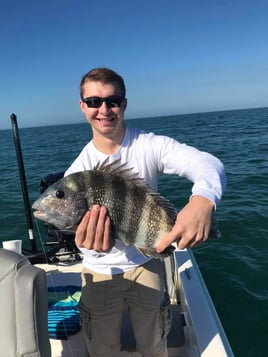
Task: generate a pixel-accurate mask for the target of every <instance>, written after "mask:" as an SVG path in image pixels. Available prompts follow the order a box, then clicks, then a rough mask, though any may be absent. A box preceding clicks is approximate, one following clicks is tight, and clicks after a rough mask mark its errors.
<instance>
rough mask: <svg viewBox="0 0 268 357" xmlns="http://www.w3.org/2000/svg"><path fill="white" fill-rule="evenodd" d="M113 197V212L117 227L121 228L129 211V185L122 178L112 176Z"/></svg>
mask: <svg viewBox="0 0 268 357" xmlns="http://www.w3.org/2000/svg"><path fill="white" fill-rule="evenodd" d="M110 185H111V196H112V197H113V200H111V201H112V207H111V209H110V210H111V212H113V216H114V221H115V222H116V225H118V226H120V225H121V224H122V221H123V219H124V216H125V212H126V209H127V201H126V197H127V185H126V181H125V180H122V178H120V177H118V176H116V175H111V182H110Z"/></svg>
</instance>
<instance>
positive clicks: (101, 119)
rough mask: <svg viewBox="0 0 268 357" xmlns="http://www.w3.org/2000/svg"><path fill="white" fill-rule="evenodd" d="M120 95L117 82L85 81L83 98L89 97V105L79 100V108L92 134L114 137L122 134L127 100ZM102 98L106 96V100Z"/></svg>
mask: <svg viewBox="0 0 268 357" xmlns="http://www.w3.org/2000/svg"><path fill="white" fill-rule="evenodd" d="M94 97H95V98H94ZM120 97H121V92H120V88H119V86H118V84H117V83H109V84H102V83H101V82H92V81H87V82H86V83H85V84H84V87H83V99H86V98H90V99H89V100H88V103H89V105H90V107H88V105H87V103H85V102H83V101H82V100H80V108H81V110H82V112H83V113H84V114H85V116H86V119H87V121H88V122H89V124H90V125H91V127H92V131H93V135H94V134H97V135H102V136H105V137H109V138H111V139H115V138H116V137H117V136H118V135H121V134H122V130H124V112H125V109H126V106H127V101H126V99H123V100H122V101H121V100H120ZM102 98H108V99H107V102H105V101H102V100H101V99H102ZM113 99H115V101H113ZM92 106H95V107H92Z"/></svg>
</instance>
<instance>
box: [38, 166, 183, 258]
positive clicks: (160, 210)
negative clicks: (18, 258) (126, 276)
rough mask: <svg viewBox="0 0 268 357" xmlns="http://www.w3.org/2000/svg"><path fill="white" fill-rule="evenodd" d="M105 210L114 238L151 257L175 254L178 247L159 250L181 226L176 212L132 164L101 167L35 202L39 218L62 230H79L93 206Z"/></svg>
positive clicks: (57, 184)
mask: <svg viewBox="0 0 268 357" xmlns="http://www.w3.org/2000/svg"><path fill="white" fill-rule="evenodd" d="M95 204H96V205H101V206H105V207H106V209H107V213H108V215H109V217H110V220H111V232H112V237H113V238H114V239H119V240H121V241H122V242H123V243H124V244H125V245H128V246H129V245H134V246H135V247H136V248H137V250H138V251H139V252H141V253H142V254H143V255H145V256H153V257H156V258H160V257H165V256H168V255H170V254H172V252H173V250H174V249H175V248H174V246H170V247H168V248H167V249H166V250H165V251H164V252H162V253H157V252H156V246H157V245H158V243H159V242H160V240H161V238H162V237H163V236H164V235H165V234H166V233H167V232H169V231H170V230H171V229H172V228H173V226H174V224H175V221H176V217H177V211H176V209H175V207H174V206H173V205H172V204H171V203H170V201H168V200H167V199H166V198H164V197H163V196H162V195H160V194H159V193H156V192H154V191H153V190H152V189H151V187H150V186H149V185H148V184H147V183H146V182H145V180H143V179H142V178H140V177H139V176H138V174H137V173H135V172H134V171H133V169H132V168H128V167H127V165H126V164H121V162H119V161H118V160H117V161H115V162H113V163H111V164H109V163H108V162H107V160H105V161H104V162H103V163H99V164H97V165H96V167H95V168H94V169H93V170H85V171H81V172H75V173H72V174H70V175H67V176H65V177H63V178H61V179H59V180H58V181H57V182H55V183H54V184H52V185H51V186H49V187H48V188H47V189H46V190H45V192H44V193H43V194H42V195H41V196H40V197H39V198H38V199H37V200H36V201H35V202H34V203H33V205H32V208H33V209H34V212H33V214H34V216H35V217H36V218H37V219H40V220H42V221H45V222H46V223H49V224H52V225H53V226H55V227H57V228H58V229H64V230H73V231H75V230H76V227H77V226H78V224H79V223H80V221H81V219H82V217H83V216H84V214H85V213H86V212H87V211H88V210H90V209H91V208H92V206H93V205H95Z"/></svg>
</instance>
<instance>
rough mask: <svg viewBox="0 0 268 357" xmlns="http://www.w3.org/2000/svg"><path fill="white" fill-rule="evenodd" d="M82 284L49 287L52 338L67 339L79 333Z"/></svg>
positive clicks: (50, 333) (50, 334)
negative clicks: (79, 304)
mask: <svg viewBox="0 0 268 357" xmlns="http://www.w3.org/2000/svg"><path fill="white" fill-rule="evenodd" d="M80 296H81V287H80V286H71V285H70V286H56V287H50V288H48V334H49V337H50V338H53V339H58V340H66V339H67V338H68V336H69V335H74V334H75V333H77V332H78V331H79V330H80V328H81V326H80V316H79V310H78V303H79V299H80Z"/></svg>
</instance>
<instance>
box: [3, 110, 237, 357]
mask: <svg viewBox="0 0 268 357" xmlns="http://www.w3.org/2000/svg"><path fill="white" fill-rule="evenodd" d="M13 115H14V114H13ZM11 119H12V118H11ZM13 121H14V117H13ZM15 127H16V123H15ZM16 130H17V129H16ZM14 137H15V138H16V139H15V142H16V141H18V140H19V135H18V133H17V132H16V133H15V135H14ZM17 144H18V143H17ZM18 145H19V144H18ZM17 152H20V148H18V150H17ZM18 156H19V157H20V156H21V154H19V155H18ZM20 160H21V157H20V159H18V161H20ZM18 166H19V168H20V171H23V163H22V162H21V161H20V163H19V162H18ZM23 176H24V175H23V172H22V174H21V178H22V186H25V187H24V190H23V192H24V195H25V196H24V200H25V201H28V197H27V188H26V182H25V177H24V178H23ZM25 192H26V194H25ZM25 207H27V204H26V205H25ZM26 211H27V209H26ZM30 215H31V213H30V212H28V213H26V216H27V217H28V218H27V221H28V225H29V231H30V232H31V229H32V223H31V219H30V218H29V216H30ZM47 228H48V232H50V235H52V237H53V239H54V242H53V244H52V248H51V245H50V244H48V247H49V249H47V250H45V249H43V251H42V252H38V251H37V250H36V245H35V244H34V243H33V242H31V246H32V250H31V251H23V254H22V255H20V254H17V253H14V252H7V251H6V250H5V249H0V267H1V270H0V272H1V273H0V286H1V284H2V283H3V282H4V281H5V278H6V277H7V276H8V274H13V273H14V272H15V273H14V274H16V275H15V276H16V277H18V278H21V279H22V281H25V279H26V278H24V277H23V276H22V273H20V274H18V272H19V271H20V267H25V266H26V267H27V269H26V270H27V273H26V274H28V275H26V277H28V276H29V270H30V269H33V272H32V273H31V274H30V279H32V281H33V283H32V284H30V285H31V286H30V288H29V289H30V292H29V295H30V298H29V299H28V300H27V299H26V298H25V299H21V295H20V294H19V293H18V291H19V289H20V288H21V284H22V283H21V282H20V283H19V282H18V284H20V285H19V286H20V288H16V286H15V288H14V284H16V280H14V279H12V286H13V288H14V289H15V290H14V291H15V292H14V295H15V298H14V299H15V300H14V299H13V298H12V297H11V296H9V295H8V292H9V293H10V292H11V290H12V289H13V288H6V289H5V291H6V294H7V296H5V293H4V301H5V303H6V302H7V301H9V300H10V301H11V302H13V310H14V311H12V312H11V313H12V316H13V317H14V319H15V321H16V324H14V326H13V329H14V330H16V333H15V331H12V329H11V327H10V326H9V327H10V331H9V333H10V334H11V335H12V336H11V337H10V339H9V340H8V341H9V342H8V343H7V342H6V340H3V339H2V340H1V337H0V342H1V343H0V345H1V350H0V357H1V356H3V357H9V356H10V357H13V355H12V354H10V349H12V347H11V346H10V344H11V345H12V343H13V344H14V346H15V347H14V348H13V351H15V350H16V348H18V345H17V338H16V337H19V338H21V335H23V333H26V331H31V328H32V329H34V331H33V334H32V336H31V337H30V338H29V337H27V338H25V339H28V340H27V341H24V340H23V339H22V338H21V340H20V347H21V346H23V345H24V344H25V345H28V344H29V340H30V341H31V343H30V344H31V345H32V346H33V350H32V351H28V352H27V353H28V354H24V355H23V354H20V356H28V355H29V356H30V355H31V356H34V357H38V356H41V357H50V356H51V357H62V356H64V357H69V356H70V357H76V356H77V357H78V356H79V357H83V356H85V357H86V356H89V355H88V353H87V349H86V345H85V342H84V338H83V333H82V330H81V329H80V328H78V329H77V331H75V333H74V332H73V331H72V333H70V334H68V336H67V335H65V336H64V338H62V337H58V338H55V337H54V338H52V337H51V336H49V335H48V329H46V328H44V323H45V324H48V326H50V325H49V324H50V322H49V314H48V311H49V310H48V305H49V298H48V297H47V294H46V292H47V291H49V292H50V293H49V294H51V293H52V294H53V293H54V297H55V301H56V300H57V296H58V295H57V294H58V293H57V292H58V291H63V290H64V289H65V287H67V288H69V287H70V286H71V287H75V288H76V289H77V290H76V292H79V291H81V276H80V273H81V269H82V260H81V254H80V252H79V250H78V249H77V248H76V247H75V245H74V236H67V237H66V236H64V237H62V236H61V235H60V232H59V231H58V230H57V229H56V228H55V229H53V227H47ZM51 232H52V233H51ZM29 238H30V240H31V241H33V235H32V233H31V234H29ZM50 243H51V242H50ZM3 257H4V259H3ZM3 262H5V263H3ZM162 262H163V267H164V269H165V276H166V293H167V294H168V296H169V299H170V310H171V313H172V325H171V330H170V332H169V335H168V356H170V357H171V356H172V357H232V356H234V355H233V352H232V348H231V346H230V343H229V341H228V339H227V336H226V334H225V331H224V329H223V326H222V324H221V321H220V319H219V316H218V314H217V311H216V309H215V307H214V304H213V302H212V299H211V297H210V295H209V292H208V290H207V287H206V285H205V282H204V280H203V278H202V275H201V272H200V270H199V267H198V265H197V262H196V260H195V257H194V255H193V253H192V251H191V250H190V249H184V250H179V249H177V248H176V249H175V250H174V252H173V254H172V255H171V256H169V257H166V258H163V259H162ZM3 264H5V266H4V269H3V266H2V265H3ZM25 264H26V265H25ZM7 265H10V266H7ZM21 270H23V269H21ZM2 272H4V273H2ZM7 272H8V273H7ZM37 276H38V279H40V282H38V279H37ZM6 280H8V279H6ZM27 281H28V280H27ZM14 282H15V283H14ZM10 284H11V282H10ZM35 284H36V286H35ZM2 286H3V284H2ZM26 288H28V287H26ZM34 289H35V292H34V293H33V290H34ZM59 289H60V290H59ZM67 290H68V289H67ZM3 291H4V290H3V289H2V287H1V295H3ZM16 294H18V296H16ZM24 294H26V295H27V291H26V289H25V291H24ZM38 294H39V295H38ZM49 294H48V295H49ZM31 296H37V297H38V296H39V299H40V304H37V303H36V301H37V300H38V299H37V298H35V299H32V298H31ZM12 299H13V300H14V301H13V300H12ZM16 299H17V300H16ZM41 300H42V303H41ZM16 301H18V302H16ZM57 302H58V301H57ZM18 304H19V306H20V307H21V309H22V310H23V311H30V312H32V313H31V314H30V315H31V316H33V318H32V319H33V320H34V321H35V322H34V323H33V322H31V321H27V319H26V321H24V319H25V315H24V316H20V315H18V316H17V314H18ZM10 305H11V306H10V307H9V309H12V303H11V304H10ZM1 306H2V307H1ZM40 306H42V310H41V307H40ZM9 316H10V314H9ZM0 318H1V322H2V324H1V325H2V326H3V323H4V324H5V323H7V324H9V325H10V323H8V321H5V319H6V320H8V319H9V317H8V316H6V312H5V313H3V304H2V302H1V298H0ZM66 319H67V317H66ZM38 320H41V322H39V321H38ZM64 321H66V326H67V320H64V318H63V321H61V326H62V325H63V330H64V332H66V330H67V328H66V326H64V324H65V322H64ZM68 323H69V321H68ZM20 324H23V327H21V326H20ZM27 324H28V325H30V327H31V328H27ZM33 326H34V328H33ZM40 326H41V328H40ZM28 327H29V326H28ZM38 328H39V330H40V329H41V332H40V331H39V330H38ZM22 329H23V331H24V332H23V333H22V332H21V333H20V334H19V335H18V333H17V331H22ZM0 331H1V329H0ZM40 334H41V337H40ZM0 336H1V333H0ZM32 340H34V341H32ZM10 341H11V342H10ZM40 341H42V343H40ZM5 348H6V350H5ZM42 348H43V350H41V349H42ZM30 353H32V354H30ZM15 356H18V355H17V354H14V357H15ZM116 356H119V357H120V356H121V357H124V356H132V357H140V356H141V355H140V354H139V353H138V351H137V350H136V345H135V337H134V334H133V331H132V327H131V322H130V318H129V315H128V309H127V306H125V309H124V313H123V321H122V330H121V351H120V353H118V354H117V355H116Z"/></svg>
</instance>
